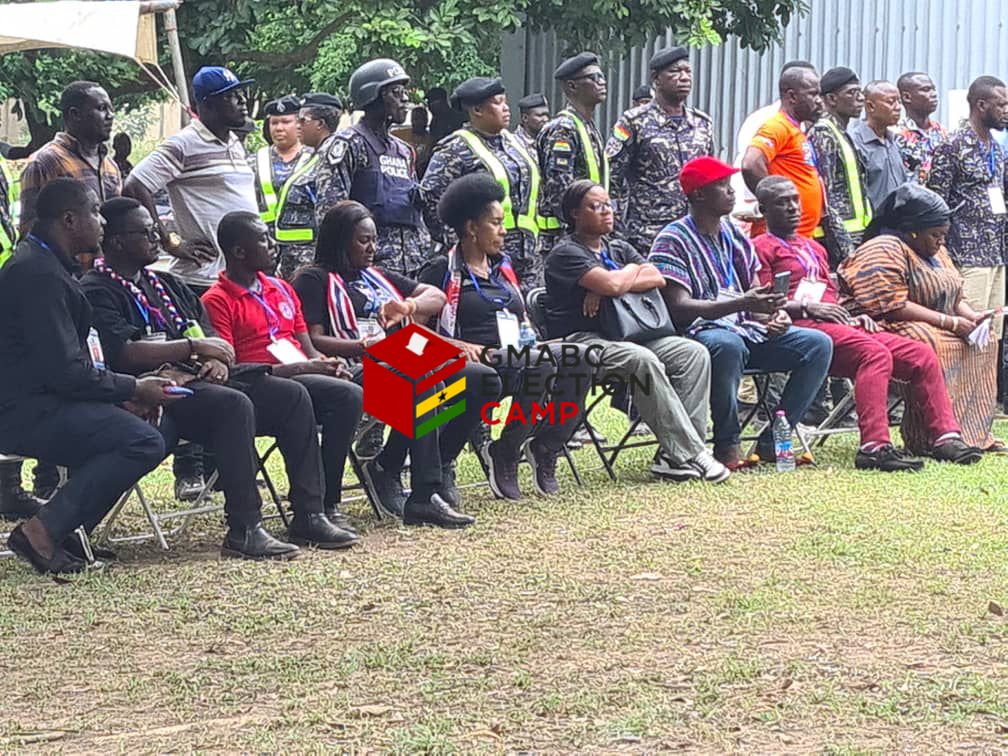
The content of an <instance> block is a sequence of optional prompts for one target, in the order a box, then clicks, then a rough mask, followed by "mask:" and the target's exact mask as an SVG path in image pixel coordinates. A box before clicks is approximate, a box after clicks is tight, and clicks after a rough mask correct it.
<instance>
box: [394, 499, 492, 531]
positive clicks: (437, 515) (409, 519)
mask: <svg viewBox="0 0 1008 756" xmlns="http://www.w3.org/2000/svg"><path fill="white" fill-rule="evenodd" d="M403 522H404V523H406V524H407V525H433V526H434V527H436V528H465V527H468V526H469V525H472V524H473V523H474V522H476V518H475V517H470V516H469V515H467V514H462V513H461V512H456V511H455V510H454V509H452V508H451V507H449V506H448V504H447V502H445V500H444V499H442V498H441V497H440V496H439V495H438V494H431V495H430V496H429V497H424V496H414V495H412V494H411V495H410V497H409V498H408V499H407V500H406V507H405V510H404V512H403Z"/></svg>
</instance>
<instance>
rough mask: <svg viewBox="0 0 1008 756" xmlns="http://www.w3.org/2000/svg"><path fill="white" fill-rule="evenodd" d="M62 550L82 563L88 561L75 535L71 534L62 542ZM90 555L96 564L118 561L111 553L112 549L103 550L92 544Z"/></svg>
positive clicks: (117, 556)
mask: <svg viewBox="0 0 1008 756" xmlns="http://www.w3.org/2000/svg"><path fill="white" fill-rule="evenodd" d="M63 550H64V551H66V553H68V554H69V555H70V556H73V557H76V558H77V559H80V560H81V561H82V562H87V561H90V560H88V558H87V554H85V553H84V547H83V546H82V545H81V542H80V537H79V536H78V535H77V534H76V533H71V534H70V535H68V536H67V537H66V538H65V539H64V540H63ZM91 555H92V556H93V557H94V558H95V561H98V562H116V561H118V560H119V555H118V554H116V553H115V552H114V551H112V549H103V548H102V547H101V546H95V545H94V544H91Z"/></svg>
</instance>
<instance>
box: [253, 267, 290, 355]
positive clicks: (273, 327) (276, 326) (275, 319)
mask: <svg viewBox="0 0 1008 756" xmlns="http://www.w3.org/2000/svg"><path fill="white" fill-rule="evenodd" d="M266 280H267V281H270V282H271V283H273V285H274V287H275V288H277V289H279V291H280V293H281V294H283V295H284V298H285V299H286V300H287V302H288V303H289V304H290V305H291V309H292V310H293V309H295V308H294V303H293V302H292V301H291V298H290V294H288V293H287V291H286V289H284V288H283V286H280V285H279V284H278V283H276V282H274V281H273V279H271V278H267V279H266ZM248 293H249V294H251V295H252V297H253V298H254V299H255V301H256V302H258V303H259V306H260V307H262V308H263V312H264V313H266V327H267V328H268V329H269V335H270V341H276V337H277V334H278V333H280V316H279V315H277V313H276V311H275V310H274V309H273V308H272V307H270V305H269V302H267V301H266V299H265V297H263V296H262V294H259V293H258V292H255V291H252V289H249V290H248ZM265 293H266V287H265V286H264V287H263V294H265Z"/></svg>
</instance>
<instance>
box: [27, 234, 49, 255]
mask: <svg viewBox="0 0 1008 756" xmlns="http://www.w3.org/2000/svg"><path fill="white" fill-rule="evenodd" d="M27 238H28V239H30V240H31V241H33V242H35V243H36V244H38V245H39V246H40V247H42V249H44V250H45V251H46V252H53V248H52V247H50V246H49V245H48V244H47V243H46V242H45V241H44V240H42V239H40V238H38V237H37V236H35V234H28V237H27ZM53 254H55V252H54V253H53Z"/></svg>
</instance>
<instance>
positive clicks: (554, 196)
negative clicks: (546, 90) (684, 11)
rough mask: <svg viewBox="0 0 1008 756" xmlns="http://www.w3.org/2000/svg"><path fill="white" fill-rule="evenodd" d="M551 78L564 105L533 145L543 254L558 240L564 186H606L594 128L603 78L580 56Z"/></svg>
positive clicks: (588, 55)
mask: <svg viewBox="0 0 1008 756" xmlns="http://www.w3.org/2000/svg"><path fill="white" fill-rule="evenodd" d="M553 78H555V79H556V80H557V81H559V82H561V86H562V89H563V94H564V98H565V99H566V100H567V107H566V108H564V109H563V110H561V111H560V112H559V113H557V115H556V117H555V118H553V119H552V120H551V121H549V122H548V123H547V124H546V125H545V126H543V130H542V131H541V132H540V134H539V138H538V140H537V142H536V146H537V147H538V152H539V170H540V172H541V173H542V188H541V189H540V190H539V215H540V216H541V225H540V228H541V229H542V230H543V233H542V234H540V245H541V249H542V254H543V255H546V254H547V253H548V252H549V250H550V249H552V247H553V242H554V241H556V239H557V238H559V236H560V233H561V226H562V225H563V224H562V223H561V221H560V218H561V216H562V213H561V211H560V202H561V200H562V199H563V195H564V192H566V191H567V187H569V186H570V185H571V184H573V183H574V182H575V181H577V180H578V179H591V180H592V181H594V182H596V183H598V184H601V185H602V186H604V187H606V188H607V189H608V187H609V161H608V159H607V158H606V156H605V151H604V147H605V142H604V141H603V139H602V135H601V134H600V133H599V130H598V127H596V126H595V108H596V107H598V105H599V104H600V103H602V102H604V101H605V98H606V79H605V74H603V73H602V68H601V67H600V66H599V57H598V55H596V54H595V53H592V52H583V53H579V54H578V55H575V56H574V57H573V58H568V59H567V60H565V61H564V62H563V63H561V64H560V65H559V66H557V69H556V71H554V72H553Z"/></svg>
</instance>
